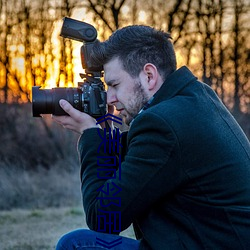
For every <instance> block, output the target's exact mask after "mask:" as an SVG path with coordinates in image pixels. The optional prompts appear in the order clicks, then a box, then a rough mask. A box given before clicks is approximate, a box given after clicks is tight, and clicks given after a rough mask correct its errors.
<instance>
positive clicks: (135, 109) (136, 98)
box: [123, 81, 149, 125]
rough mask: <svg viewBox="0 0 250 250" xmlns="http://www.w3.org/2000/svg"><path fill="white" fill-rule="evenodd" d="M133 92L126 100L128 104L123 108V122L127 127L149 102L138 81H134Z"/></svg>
mask: <svg viewBox="0 0 250 250" xmlns="http://www.w3.org/2000/svg"><path fill="white" fill-rule="evenodd" d="M133 91H134V95H133V96H131V98H130V99H129V100H128V104H127V105H126V106H124V107H125V108H124V110H125V114H124V115H123V121H124V123H125V124H127V125H129V123H130V122H131V121H132V120H133V119H134V118H135V116H136V115H137V114H138V113H139V111H140V110H141V109H142V107H143V106H144V105H145V104H146V103H147V102H148V100H149V96H148V95H147V93H146V92H145V90H144V89H143V88H142V84H141V82H140V81H135V85H134V88H133Z"/></svg>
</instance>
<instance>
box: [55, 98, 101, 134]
mask: <svg viewBox="0 0 250 250" xmlns="http://www.w3.org/2000/svg"><path fill="white" fill-rule="evenodd" d="M59 104H60V106H61V107H62V109H63V110H64V111H65V112H66V113H68V114H69V116H67V115H64V116H55V115H53V116H52V119H53V120H54V121H55V122H57V123H59V124H60V125H62V126H63V127H64V128H67V129H70V130H73V131H75V132H77V133H80V134H82V133H83V131H84V130H86V129H88V128H100V127H99V126H98V125H96V120H95V119H94V118H93V117H91V116H90V115H88V114H86V113H83V112H81V111H79V110H77V109H75V108H74V107H73V106H72V105H71V104H70V103H69V102H67V101H66V100H63V99H62V100H60V101H59Z"/></svg>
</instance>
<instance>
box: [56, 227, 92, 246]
mask: <svg viewBox="0 0 250 250" xmlns="http://www.w3.org/2000/svg"><path fill="white" fill-rule="evenodd" d="M88 231H89V230H87V229H79V230H75V231H72V232H70V233H67V234H65V235H63V236H62V237H61V238H60V239H59V241H58V242H57V245H56V250H69V249H75V247H76V246H77V241H78V238H79V236H81V238H82V239H84V238H85V237H84V235H85V234H88Z"/></svg>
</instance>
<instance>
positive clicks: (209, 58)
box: [0, 0, 250, 115]
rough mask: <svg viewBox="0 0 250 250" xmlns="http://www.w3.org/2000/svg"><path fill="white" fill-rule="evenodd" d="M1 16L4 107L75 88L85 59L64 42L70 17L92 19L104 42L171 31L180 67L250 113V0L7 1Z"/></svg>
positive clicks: (0, 64)
mask: <svg viewBox="0 0 250 250" xmlns="http://www.w3.org/2000/svg"><path fill="white" fill-rule="evenodd" d="M0 15H1V21H0V33H1V40H0V48H1V53H0V72H1V74H0V79H1V81H0V83H1V84H0V102H7V103H8V102H25V101H28V100H29V99H30V92H31V87H32V86H35V85H41V86H49V85H50V84H53V86H62V85H63V86H72V85H73V84H75V82H74V77H75V72H74V66H75V65H74V64H75V58H76V57H79V54H77V55H76V54H74V48H73V47H74V46H73V44H72V43H73V42H72V41H71V40H67V39H66V40H65V39H62V38H59V32H60V31H59V29H60V28H59V27H60V24H61V20H62V18H63V17H64V16H69V17H73V18H76V19H79V20H82V21H89V20H91V22H93V24H94V26H95V27H96V28H97V30H98V33H99V39H101V40H102V39H104V38H107V37H108V36H109V35H110V34H111V32H113V31H115V30H116V29H117V28H119V27H122V26H125V25H129V24H148V25H152V26H154V27H156V28H159V29H163V30H165V31H169V32H170V33H171V35H172V37H173V42H174V44H175V47H176V51H177V55H178V60H179V66H180V65H182V64H187V65H188V66H189V67H190V68H191V69H192V70H193V71H194V72H195V73H196V74H197V75H198V76H199V78H200V79H201V80H203V81H204V82H206V83H208V84H209V85H211V86H212V87H213V88H214V89H215V90H216V92H217V93H218V94H219V96H220V97H221V99H222V101H223V102H224V103H225V104H226V105H227V106H228V107H229V108H230V110H231V111H232V112H233V113H234V114H235V115H238V114H240V113H241V112H244V113H247V112H248V113H249V112H250V111H249V109H250V108H249V106H250V104H249V102H250V101H249V100H250V81H249V61H250V47H249V40H250V35H249V30H250V23H249V16H250V3H249V1H247V0H209V1H207V0H178V1H176V0H170V1H164V0H156V1H150V0H143V1H142V0H108V1H97V0H83V1H78V0H63V1H51V0H44V1H31V0H22V1H14V0H1V1H0ZM78 63H79V61H78Z"/></svg>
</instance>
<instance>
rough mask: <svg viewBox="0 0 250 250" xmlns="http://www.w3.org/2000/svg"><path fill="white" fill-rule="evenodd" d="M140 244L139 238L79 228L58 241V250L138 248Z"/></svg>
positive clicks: (122, 249) (131, 249) (121, 249)
mask: <svg viewBox="0 0 250 250" xmlns="http://www.w3.org/2000/svg"><path fill="white" fill-rule="evenodd" d="M139 244H140V241H139V240H134V239H131V238H127V237H123V236H119V235H113V234H106V233H100V232H95V231H92V230H89V229H78V230H75V231H72V232H70V233H68V234H66V235H64V236H62V238H61V239H60V240H59V241H58V243H57V246H56V250H71V249H72V250H73V249H77V250H81V249H84V250H94V249H99V250H104V249H111V250H128V249H129V250H138V249H139Z"/></svg>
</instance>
